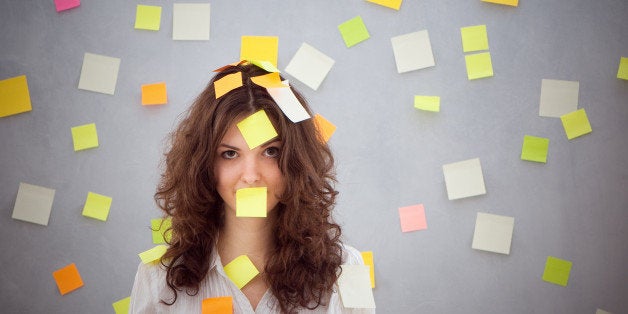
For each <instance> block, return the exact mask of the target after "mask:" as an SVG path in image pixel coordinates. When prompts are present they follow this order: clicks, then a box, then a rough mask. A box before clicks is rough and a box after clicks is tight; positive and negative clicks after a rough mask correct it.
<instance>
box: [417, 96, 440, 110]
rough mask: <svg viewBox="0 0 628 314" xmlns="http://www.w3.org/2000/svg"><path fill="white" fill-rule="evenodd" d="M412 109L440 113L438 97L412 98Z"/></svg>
mask: <svg viewBox="0 0 628 314" xmlns="http://www.w3.org/2000/svg"><path fill="white" fill-rule="evenodd" d="M414 108H417V109H420V110H425V111H432V112H439V111H440V97H439V96H420V95H415V96H414Z"/></svg>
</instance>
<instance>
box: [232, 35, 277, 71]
mask: <svg viewBox="0 0 628 314" xmlns="http://www.w3.org/2000/svg"><path fill="white" fill-rule="evenodd" d="M278 51H279V37H276V36H242V41H241V45H240V60H265V61H269V62H270V63H272V64H273V65H274V66H275V67H276V66H277V56H278V54H279V53H278Z"/></svg>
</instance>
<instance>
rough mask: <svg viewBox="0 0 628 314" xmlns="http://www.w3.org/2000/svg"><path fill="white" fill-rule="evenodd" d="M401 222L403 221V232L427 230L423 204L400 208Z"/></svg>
mask: <svg viewBox="0 0 628 314" xmlns="http://www.w3.org/2000/svg"><path fill="white" fill-rule="evenodd" d="M399 220H400V221H401V232H409V231H416V230H423V229H427V222H426V221H425V208H424V207H423V204H418V205H413V206H406V207H400V208H399Z"/></svg>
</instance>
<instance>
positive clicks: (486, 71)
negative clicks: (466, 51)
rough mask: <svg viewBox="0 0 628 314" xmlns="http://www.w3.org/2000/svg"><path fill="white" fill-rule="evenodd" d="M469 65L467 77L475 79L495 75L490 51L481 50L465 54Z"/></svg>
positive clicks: (466, 62) (465, 59)
mask: <svg viewBox="0 0 628 314" xmlns="http://www.w3.org/2000/svg"><path fill="white" fill-rule="evenodd" d="M464 61H465V64H466V65H467V78H468V79H469V80H475V79H480V78H485V77H491V76H493V63H492V61H491V53H490V52H481V53H476V54H470V55H466V56H464Z"/></svg>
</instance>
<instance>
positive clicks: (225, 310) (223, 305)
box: [201, 297, 233, 314]
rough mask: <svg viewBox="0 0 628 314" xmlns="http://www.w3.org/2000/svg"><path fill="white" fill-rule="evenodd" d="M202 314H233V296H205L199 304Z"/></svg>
mask: <svg viewBox="0 0 628 314" xmlns="http://www.w3.org/2000/svg"><path fill="white" fill-rule="evenodd" d="M201 313H202V314H233V297H216V298H207V299H204V300H203V303H202V304H201Z"/></svg>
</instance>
